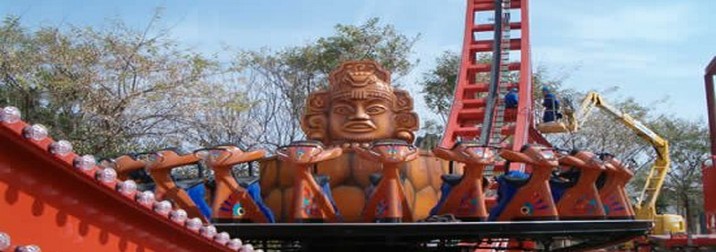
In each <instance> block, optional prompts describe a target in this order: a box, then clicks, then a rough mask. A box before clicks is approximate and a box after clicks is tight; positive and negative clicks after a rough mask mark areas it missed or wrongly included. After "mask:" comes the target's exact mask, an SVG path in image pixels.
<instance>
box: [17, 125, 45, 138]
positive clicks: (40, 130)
mask: <svg viewBox="0 0 716 252" xmlns="http://www.w3.org/2000/svg"><path fill="white" fill-rule="evenodd" d="M23 134H24V135H25V138H29V139H32V140H35V141H41V140H43V139H45V138H47V127H45V126H44V125H42V124H35V125H32V126H27V127H25V129H24V130H23Z"/></svg>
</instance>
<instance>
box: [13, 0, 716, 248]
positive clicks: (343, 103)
mask: <svg viewBox="0 0 716 252" xmlns="http://www.w3.org/2000/svg"><path fill="white" fill-rule="evenodd" d="M510 13H519V15H516V16H511V15H510ZM481 17H493V18H492V20H491V21H492V22H490V23H477V20H480V18H481ZM515 31H519V32H517V33H516V34H517V36H515V34H513V33H514V32H515ZM485 34H489V35H492V38H491V39H483V38H482V37H483V36H484V35H485ZM529 38H530V36H529V1H528V0H468V1H467V13H466V19H465V37H464V39H465V40H464V44H463V50H462V63H461V66H460V70H459V78H458V83H457V86H456V88H455V96H454V97H455V98H454V101H453V104H452V109H451V112H450V117H449V122H448V125H447V127H446V130H445V133H444V135H443V139H442V140H441V142H440V145H439V146H438V147H436V148H435V149H434V150H433V151H432V152H428V151H423V150H419V149H417V148H416V147H415V146H413V145H412V142H413V140H414V137H415V135H414V131H415V130H417V129H418V117H417V114H416V113H415V112H413V101H412V98H411V97H410V95H409V94H408V92H406V91H403V90H400V89H397V88H393V87H392V86H391V84H390V80H391V79H390V73H389V72H387V71H385V70H384V69H383V68H382V67H381V66H380V65H378V64H377V63H375V62H372V61H350V62H346V63H343V64H342V65H341V66H340V67H338V69H336V70H335V71H333V72H332V73H331V74H330V77H329V85H328V87H327V88H326V89H323V90H319V91H317V92H314V93H312V94H310V95H309V97H308V99H307V102H306V110H305V113H304V115H303V117H302V118H301V127H302V129H303V130H304V132H305V134H306V137H307V140H305V141H298V142H293V143H291V144H289V145H287V146H283V147H280V148H279V149H277V150H276V153H275V154H276V155H273V156H266V155H267V152H266V151H263V150H255V151H246V150H242V149H240V148H239V147H237V146H234V145H231V144H223V145H218V146H215V147H211V148H206V149H201V150H197V151H195V152H193V153H184V152H181V151H178V150H175V149H165V150H160V151H156V152H150V153H143V154H127V155H124V156H121V157H117V158H115V159H107V160H104V162H100V163H99V164H98V162H96V161H95V159H94V157H92V156H91V155H84V156H81V155H78V154H75V153H74V152H73V151H72V146H71V144H70V143H69V142H67V141H55V140H53V139H52V138H50V137H49V136H48V135H47V129H45V128H44V127H43V126H42V125H39V124H35V125H29V124H27V123H25V122H23V121H22V120H21V115H20V113H19V111H18V110H17V109H16V108H14V107H10V106H8V107H4V108H2V111H1V113H0V150H2V151H1V152H0V193H2V194H1V195H2V200H3V201H2V202H0V212H2V213H4V217H2V218H0V251H40V250H39V249H40V248H42V249H43V250H45V251H146V250H149V251H253V250H254V246H255V247H260V248H261V249H266V250H338V249H340V250H364V249H385V248H391V249H394V250H415V249H418V250H469V249H472V250H549V251H552V250H555V251H579V250H588V249H595V248H604V247H610V246H614V245H617V244H619V243H622V242H625V241H629V240H632V239H634V238H638V237H644V236H645V235H646V234H648V232H649V231H650V230H651V229H652V226H653V222H652V220H656V221H657V225H656V227H657V230H662V227H664V228H663V230H665V231H670V232H680V231H683V228H684V226H683V220H680V219H678V218H675V219H674V218H672V220H676V222H675V223H676V227H672V226H669V225H666V224H661V226H660V223H674V222H667V221H659V218H660V217H659V216H658V215H656V212H655V210H654V209H653V200H655V198H656V197H657V196H658V189H659V188H660V187H661V183H662V182H663V174H664V173H665V172H666V169H668V148H667V147H666V146H668V145H667V144H666V141H663V142H662V140H663V139H661V138H660V137H658V136H657V135H656V134H654V133H653V132H651V131H650V130H648V129H646V128H645V127H643V125H642V127H640V125H641V124H638V122H637V123H636V124H633V125H634V127H633V128H634V129H635V130H637V131H638V132H639V134H641V135H643V137H646V138H647V140H649V141H651V142H652V144H654V146H655V148H657V153H658V154H659V155H660V158H661V159H659V160H661V162H659V161H657V164H656V165H655V167H656V168H654V169H653V171H652V173H653V174H652V175H650V179H649V181H651V180H652V179H651V178H652V177H653V178H655V179H654V183H655V184H647V186H646V188H645V192H644V193H643V196H642V197H641V198H640V201H639V203H638V204H637V207H636V211H634V210H633V209H632V206H631V203H630V201H629V198H628V197H627V194H626V191H625V189H624V188H625V185H626V184H627V183H628V181H629V179H630V178H631V177H632V176H633V174H632V173H631V172H630V171H629V169H627V168H626V166H625V165H623V164H622V163H621V162H619V160H617V159H615V158H614V156H612V155H608V154H595V153H592V152H589V151H585V150H574V151H571V152H566V151H563V150H560V149H557V148H553V147H552V146H551V145H550V144H549V142H548V141H547V140H546V139H545V138H544V137H543V135H542V134H543V133H554V132H548V131H550V130H547V129H546V128H545V127H544V126H546V125H537V124H536V123H535V118H534V111H535V108H534V102H533V101H532V83H531V80H532V73H531V66H530V42H529ZM482 53H491V54H492V57H493V60H492V61H491V63H481V62H478V61H477V58H478V54H482ZM512 54H519V55H520V56H519V59H516V60H511V59H510V55H512ZM708 69H709V70H707V78H706V82H707V96H708V99H709V100H708V101H709V119H710V120H709V123H710V126H711V135H712V138H711V141H712V153H716V151H714V150H716V149H714V148H716V147H714V146H716V142H715V140H714V139H716V138H715V137H713V136H715V135H716V119H714V118H716V116H714V113H715V112H714V100H713V95H714V94H713V77H712V76H713V74H714V72H716V59H715V60H714V61H713V62H712V63H711V64H710V67H709V68H708ZM481 76H489V78H487V79H489V80H490V81H489V82H485V83H483V82H479V81H478V80H481V79H485V78H482V77H481ZM514 76H518V78H516V80H515V78H514ZM511 88H518V89H519V101H518V107H517V108H506V107H505V104H504V103H503V102H502V101H501V100H502V99H500V97H503V96H504V94H505V93H506V92H507V90H508V89H511ZM591 97H593V98H594V97H596V98H594V99H597V100H596V101H601V100H600V99H599V98H598V96H597V95H592V96H591ZM594 99H591V100H589V101H595V100H594ZM600 104H601V106H604V103H601V102H593V104H592V105H597V106H600ZM622 116H624V115H622ZM540 126H542V127H540ZM557 126H560V125H557ZM577 126H578V124H576V121H574V120H572V121H571V122H568V123H567V124H566V125H561V126H560V127H558V128H563V129H564V130H563V131H573V130H576V129H577ZM539 129H543V131H544V132H541V131H540V130H539ZM649 132H651V133H649ZM710 161H711V162H708V163H706V164H705V166H704V169H703V173H704V189H705V190H704V193H705V197H706V202H705V205H706V208H707V209H706V212H707V218H708V221H707V222H708V223H707V224H708V228H709V231H710V232H711V233H714V231H715V230H716V228H714V227H715V226H716V225H714V222H715V221H714V220H715V219H716V218H715V217H714V216H715V213H716V207H714V206H715V205H716V204H714V202H713V201H712V200H713V199H709V197H708V196H706V195H710V193H711V192H712V191H714V190H716V188H714V185H716V182H715V180H716V175H715V174H714V172H713V168H712V166H713V158H712V160H710ZM256 162H258V163H259V164H260V166H259V172H260V176H258V177H250V178H238V177H235V176H234V175H233V174H232V172H231V170H232V168H233V167H235V166H237V165H243V164H251V163H256ZM664 162H665V163H664ZM187 165H205V166H207V167H208V168H209V169H211V170H212V171H213V175H212V177H213V182H214V186H204V184H205V183H203V182H204V181H200V182H199V183H195V184H192V185H190V186H181V185H180V184H179V183H177V181H174V179H175V178H174V177H173V176H172V175H171V171H172V169H176V168H177V167H182V166H187ZM141 169H145V170H146V171H147V172H148V173H149V174H150V176H151V177H152V179H153V180H154V184H155V188H154V190H153V191H152V190H146V191H139V190H137V188H138V184H137V183H136V182H135V181H133V180H132V179H131V177H130V176H128V174H129V173H131V172H132V171H137V170H141ZM499 174H502V175H500V176H496V175H499ZM199 176H200V177H202V176H203V174H202V173H201V172H200V174H199ZM485 176H495V177H497V183H490V182H489V180H487V179H485ZM650 183H651V182H650ZM494 187H497V188H498V190H497V191H498V192H497V195H498V196H497V197H488V196H486V194H485V191H486V190H488V189H489V188H494ZM644 202H646V203H644ZM644 211H646V212H647V213H646V215H647V216H648V218H646V220H640V219H638V217H640V216H641V213H642V212H644ZM635 216H636V217H637V219H635ZM655 218H656V219H655ZM661 218H662V219H668V218H664V217H661ZM232 236H233V237H240V238H241V239H243V242H242V240H240V239H238V238H234V239H231V237H232ZM652 237H653V238H652V240H653V242H654V243H655V244H664V243H665V241H666V243H668V244H667V245H668V246H687V245H690V244H693V241H694V239H695V238H693V239H692V236H687V237H686V238H684V239H681V237H680V236H652ZM704 239H705V240H703V241H704V244H707V243H708V241H710V240H709V239H708V237H706V238H704ZM682 241H683V244H682V243H681V242H682ZM248 242H251V243H252V244H253V245H249V244H243V243H248ZM660 242H661V243H660ZM684 244H685V245H684ZM667 245H664V246H667ZM701 245H703V244H701Z"/></svg>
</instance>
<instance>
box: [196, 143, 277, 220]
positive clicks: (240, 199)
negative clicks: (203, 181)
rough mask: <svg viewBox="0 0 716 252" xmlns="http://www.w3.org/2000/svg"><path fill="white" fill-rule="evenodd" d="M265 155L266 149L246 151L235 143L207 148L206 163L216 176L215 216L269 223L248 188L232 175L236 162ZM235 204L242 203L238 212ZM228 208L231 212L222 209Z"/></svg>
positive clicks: (254, 159)
mask: <svg viewBox="0 0 716 252" xmlns="http://www.w3.org/2000/svg"><path fill="white" fill-rule="evenodd" d="M265 155H266V151H264V150H258V151H250V152H244V151H242V150H241V149H239V147H236V146H219V147H216V148H212V149H209V150H207V153H206V157H205V162H206V165H207V166H209V168H211V169H212V170H213V171H214V177H215V178H216V190H215V193H214V202H213V203H212V204H211V209H212V211H211V212H212V215H213V216H212V219H214V220H215V221H219V222H226V221H230V222H254V223H267V222H269V220H268V218H267V217H266V215H264V214H263V213H262V212H261V210H260V209H259V206H258V205H256V202H254V201H253V200H252V199H251V196H250V195H249V193H248V191H246V189H244V188H243V187H241V186H240V185H239V183H237V182H236V179H234V176H233V175H232V174H231V168H232V167H233V166H234V165H237V164H241V163H246V162H253V161H256V160H259V159H261V158H263V157H264V156H265ZM236 204H239V205H240V206H241V209H240V210H239V211H240V212H239V213H236V212H234V210H233V206H234V205H236ZM225 205H226V206H225ZM222 206H224V207H222ZM226 207H229V208H231V211H226V210H222V209H226ZM237 210H238V209H237Z"/></svg>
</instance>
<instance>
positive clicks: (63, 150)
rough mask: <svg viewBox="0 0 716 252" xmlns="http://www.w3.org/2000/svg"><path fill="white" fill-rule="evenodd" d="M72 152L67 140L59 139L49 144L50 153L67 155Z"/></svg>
mask: <svg viewBox="0 0 716 252" xmlns="http://www.w3.org/2000/svg"><path fill="white" fill-rule="evenodd" d="M71 152H72V144H71V143H70V142H68V141H67V140H60V141H57V142H54V143H52V144H50V153H52V154H55V155H58V156H67V154H70V153H71Z"/></svg>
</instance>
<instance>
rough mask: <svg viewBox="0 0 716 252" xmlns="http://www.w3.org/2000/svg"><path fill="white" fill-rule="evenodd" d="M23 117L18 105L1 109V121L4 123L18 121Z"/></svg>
mask: <svg viewBox="0 0 716 252" xmlns="http://www.w3.org/2000/svg"><path fill="white" fill-rule="evenodd" d="M20 119H22V116H21V114H20V110H19V109H18V108H16V107H12V106H10V107H4V108H3V109H2V110H0V122H4V123H8V124H10V123H16V122H18V121H20Z"/></svg>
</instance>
